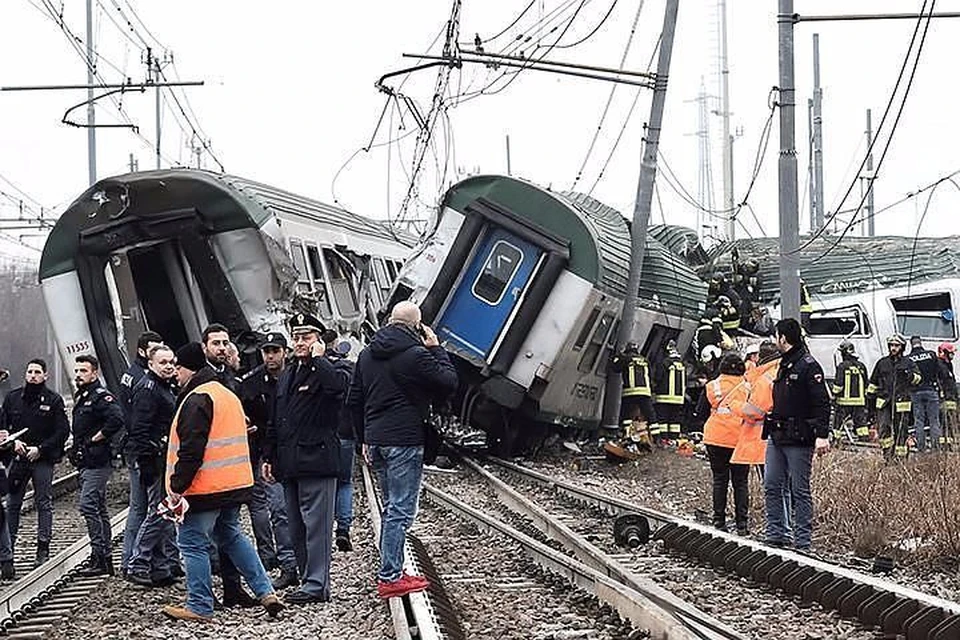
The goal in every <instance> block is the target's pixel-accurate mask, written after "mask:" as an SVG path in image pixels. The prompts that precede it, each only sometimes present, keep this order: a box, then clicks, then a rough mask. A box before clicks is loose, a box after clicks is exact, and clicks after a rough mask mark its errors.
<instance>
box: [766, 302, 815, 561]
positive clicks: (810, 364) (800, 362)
mask: <svg viewBox="0 0 960 640" xmlns="http://www.w3.org/2000/svg"><path fill="white" fill-rule="evenodd" d="M802 335H803V331H802V329H801V327H800V323H799V322H797V321H796V320H795V319H794V318H784V319H783V320H780V321H779V322H778V323H777V348H779V349H780V352H781V353H782V354H783V356H782V357H781V359H780V367H779V370H778V371H777V377H776V379H775V380H774V382H773V408H772V410H771V411H770V413H769V414H768V415H767V417H766V419H765V421H764V434H765V435H767V436H768V437H769V439H768V441H767V455H766V468H765V472H764V478H763V488H764V499H765V503H766V515H767V532H766V537H767V543H768V544H771V545H774V546H784V545H786V544H787V543H788V542H789V541H788V539H787V530H786V526H785V522H786V519H787V513H786V510H787V509H786V505H785V504H784V499H783V496H784V491H785V490H786V489H787V488H789V490H790V493H791V495H792V500H793V509H794V515H795V527H794V532H793V533H794V537H793V545H794V546H795V547H796V548H797V549H800V550H806V549H809V548H810V543H811V539H812V534H813V498H812V495H811V493H810V470H811V468H812V466H813V455H814V452H816V453H817V454H818V455H820V454H823V453H826V452H827V451H829V450H830V441H829V440H828V439H827V436H828V434H829V425H830V396H829V394H828V393H827V386H826V384H825V383H824V380H823V369H822V368H821V367H820V363H818V362H817V361H816V360H815V359H814V358H813V356H811V355H810V352H809V351H807V347H806V345H805V344H804V342H803V337H802Z"/></svg>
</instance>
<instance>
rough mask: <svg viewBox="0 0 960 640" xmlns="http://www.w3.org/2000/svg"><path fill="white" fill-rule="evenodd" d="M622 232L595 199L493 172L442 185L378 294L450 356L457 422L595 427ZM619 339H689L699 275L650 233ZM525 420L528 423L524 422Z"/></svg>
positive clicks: (656, 346)
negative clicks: (631, 326)
mask: <svg viewBox="0 0 960 640" xmlns="http://www.w3.org/2000/svg"><path fill="white" fill-rule="evenodd" d="M629 256H630V232H629V227H628V225H627V223H626V221H625V219H624V218H623V216H622V215H621V214H620V213H619V212H617V211H615V210H614V209H611V208H610V207H607V206H605V205H603V204H601V203H600V202H598V201H597V200H594V199H593V198H590V197H588V196H585V195H582V194H576V193H556V192H551V191H548V190H545V189H542V188H540V187H538V186H536V185H534V184H531V183H529V182H524V181H522V180H517V179H514V178H509V177H504V176H478V177H473V178H469V179H467V180H464V181H463V182H460V183H459V184H457V185H455V186H453V187H452V188H451V189H450V190H449V191H448V192H447V193H446V194H445V196H444V198H443V201H442V204H441V206H440V208H439V210H438V212H437V215H436V219H435V220H434V221H433V224H432V225H431V228H430V230H429V231H428V233H427V235H426V236H425V238H424V240H423V241H422V242H421V244H420V245H419V246H418V247H417V249H415V251H414V254H413V257H412V258H411V259H410V260H409V261H408V262H407V264H406V265H405V266H404V269H403V271H401V274H400V278H399V279H398V281H397V284H396V285H395V287H394V290H393V292H392V296H391V303H393V302H396V301H398V300H401V299H412V300H414V301H415V302H418V303H419V304H420V305H421V308H422V310H423V315H424V321H425V322H428V323H430V324H431V325H433V326H434V328H435V329H436V331H437V334H438V335H439V337H440V339H441V340H442V341H443V343H444V345H445V347H446V349H447V350H448V351H449V352H450V353H451V354H453V355H454V356H455V361H456V363H457V367H458V370H459V372H460V374H461V380H462V381H463V383H464V384H463V385H462V394H461V396H460V397H459V404H458V406H457V407H455V409H456V411H457V413H459V415H460V418H461V420H462V421H463V422H464V423H472V424H474V425H476V426H480V427H482V428H484V429H486V430H487V431H498V430H504V432H507V433H514V434H515V433H516V432H518V431H522V430H523V429H524V428H527V427H529V426H531V425H534V424H536V425H543V424H546V423H553V424H559V425H564V426H568V427H572V428H579V429H592V428H596V427H597V426H598V425H599V423H600V419H601V411H602V406H603V389H604V384H605V380H606V376H607V367H608V361H609V357H610V355H611V351H612V349H613V348H614V342H615V338H616V334H617V327H618V325H619V320H620V314H621V311H622V307H623V297H624V293H625V291H626V283H627V273H628V268H629ZM643 273H644V275H643V281H642V284H641V287H640V301H639V304H638V318H637V323H636V329H635V332H634V335H633V339H634V341H635V342H637V343H638V344H639V345H640V346H641V348H642V349H643V350H644V352H645V353H648V354H652V355H654V357H656V356H657V355H659V354H661V353H663V351H664V347H665V345H666V342H667V341H668V340H670V339H675V340H677V341H678V343H679V346H680V348H681V349H684V348H686V346H687V344H688V343H689V341H690V339H691V337H692V334H693V330H694V328H695V326H696V325H695V322H696V318H697V315H698V313H699V307H700V306H702V302H703V300H704V298H705V297H706V285H705V284H704V283H703V282H702V281H700V280H699V279H698V278H697V276H696V274H695V273H694V272H693V271H692V270H691V269H690V268H689V267H688V266H687V265H686V264H685V263H684V262H683V261H682V259H680V258H679V257H678V256H676V255H675V254H674V253H672V252H671V251H669V250H667V249H666V248H665V247H664V246H663V245H661V244H660V243H659V242H657V241H656V240H653V239H652V238H651V239H650V240H649V243H648V250H647V253H646V256H645V259H644V266H643ZM533 431H535V430H533Z"/></svg>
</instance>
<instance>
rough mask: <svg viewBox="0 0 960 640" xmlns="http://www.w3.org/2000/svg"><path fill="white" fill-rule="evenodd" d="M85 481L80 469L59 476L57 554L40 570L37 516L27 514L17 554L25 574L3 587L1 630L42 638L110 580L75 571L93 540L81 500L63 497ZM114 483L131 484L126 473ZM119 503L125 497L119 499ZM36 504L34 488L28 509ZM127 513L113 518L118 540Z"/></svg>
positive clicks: (25, 508)
mask: <svg viewBox="0 0 960 640" xmlns="http://www.w3.org/2000/svg"><path fill="white" fill-rule="evenodd" d="M79 480H80V475H79V473H78V472H76V471H74V472H71V473H68V474H66V475H63V476H61V477H59V478H57V479H56V480H54V483H53V496H54V530H53V539H52V540H51V544H50V553H51V557H50V560H48V561H47V562H46V563H44V564H43V565H42V566H40V567H38V568H36V569H34V568H33V550H34V546H33V542H34V540H36V518H29V517H28V518H21V524H20V531H19V533H18V544H17V548H16V549H15V554H14V555H15V557H14V565H15V567H16V569H17V575H18V576H19V577H18V578H17V579H16V580H15V581H14V582H12V583H10V584H8V585H5V586H4V587H3V588H2V590H0V634H2V635H4V636H6V637H11V638H21V639H24V640H26V639H30V638H42V637H43V636H44V634H45V633H46V632H47V631H48V630H49V629H51V628H53V626H55V625H56V623H57V622H59V621H60V620H61V619H62V618H63V617H64V616H66V615H68V614H69V613H70V611H72V610H73V608H74V607H76V606H77V605H79V604H80V603H81V602H82V601H83V600H84V599H85V598H86V597H87V596H88V595H89V594H90V593H91V592H92V591H93V590H94V589H96V587H97V586H98V585H99V584H100V583H101V582H102V581H103V580H104V578H103V577H99V578H79V577H77V576H76V575H75V570H76V569H77V568H78V567H79V566H80V565H81V564H82V563H83V562H84V561H85V560H86V559H87V558H88V557H89V555H90V539H89V538H88V537H87V535H86V526H85V524H84V521H83V518H82V517H81V516H80V514H79V513H78V512H77V508H76V505H75V504H73V503H72V501H66V500H63V498H64V497H65V496H68V495H70V494H71V493H73V492H75V491H76V490H77V489H78V488H79ZM111 484H112V488H113V489H114V491H115V492H116V487H117V485H124V486H125V482H123V481H122V477H121V480H120V481H118V480H114V481H113V482H112V483H111ZM114 502H121V501H120V500H119V498H118V499H116V500H115V501H114ZM33 508H34V502H33V492H32V491H31V492H28V493H27V495H26V496H25V497H24V502H23V513H24V514H26V513H29V512H31V511H32V510H33ZM126 517H127V510H126V509H123V510H122V511H120V512H119V513H117V514H116V515H114V517H113V518H112V519H111V528H112V534H113V536H114V539H115V540H116V539H119V537H122V535H123V528H124V526H125V525H126ZM115 547H116V545H115ZM117 554H118V555H119V549H117Z"/></svg>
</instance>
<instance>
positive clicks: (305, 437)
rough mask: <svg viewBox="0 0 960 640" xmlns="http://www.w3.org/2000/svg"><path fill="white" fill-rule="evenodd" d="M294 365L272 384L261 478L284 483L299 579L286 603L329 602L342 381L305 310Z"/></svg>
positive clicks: (295, 322)
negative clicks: (273, 396)
mask: <svg viewBox="0 0 960 640" xmlns="http://www.w3.org/2000/svg"><path fill="white" fill-rule="evenodd" d="M290 330H291V333H292V334H293V353H294V357H295V362H293V363H291V364H289V365H287V367H286V368H285V369H284V371H283V373H282V374H281V375H280V380H279V381H278V382H277V403H276V412H275V414H274V420H273V423H272V424H271V425H270V427H269V428H268V430H267V437H266V440H265V442H264V463H263V475H264V477H265V478H266V479H267V480H268V481H270V480H271V479H272V478H274V476H276V479H278V480H280V481H281V482H283V492H284V496H285V498H286V501H287V517H288V518H290V530H291V534H292V537H293V548H294V551H295V552H296V555H297V565H298V567H299V569H300V576H301V577H302V579H303V582H302V584H301V586H300V589H299V590H297V591H294V592H293V593H291V594H288V595H287V596H286V601H287V602H288V603H289V604H307V603H312V602H328V601H329V600H330V560H331V547H332V546H333V540H332V537H333V519H334V505H335V501H336V493H337V476H338V475H339V474H340V441H339V440H338V439H337V411H338V408H339V406H340V398H341V396H342V395H343V393H344V391H345V390H346V388H347V380H346V379H345V377H344V376H342V375H340V374H339V373H338V372H337V371H336V369H335V368H334V366H333V364H331V363H330V361H329V360H328V359H327V358H324V357H323V355H324V353H325V347H324V344H323V341H322V340H321V339H320V335H321V334H322V333H323V331H324V330H325V329H324V327H323V324H322V323H321V322H320V321H319V320H318V319H317V318H314V317H312V316H310V315H307V314H303V313H300V314H297V315H296V316H294V317H293V319H292V320H291V322H290Z"/></svg>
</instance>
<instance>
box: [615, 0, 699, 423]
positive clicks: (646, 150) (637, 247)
mask: <svg viewBox="0 0 960 640" xmlns="http://www.w3.org/2000/svg"><path fill="white" fill-rule="evenodd" d="M679 5H680V0H667V6H666V9H665V10H664V14H663V32H662V35H661V40H660V53H659V57H658V59H657V79H656V84H655V85H654V89H653V99H652V100H651V103H650V120H649V124H648V126H647V129H646V138H645V140H644V145H643V155H642V157H641V161H640V178H639V180H638V181H637V199H636V203H635V204H634V207H633V226H632V228H631V233H630V274H629V276H628V278H627V293H626V295H625V296H624V300H623V312H622V314H621V318H620V328H619V331H618V332H617V349H618V350H620V349H623V346H624V345H625V344H626V343H627V342H629V341H630V340H631V339H632V337H633V328H634V323H635V321H636V314H637V297H638V293H639V290H640V276H641V271H642V269H643V254H644V250H645V248H646V244H647V225H648V223H649V221H650V207H651V204H652V202H653V187H654V180H655V179H656V177H657V149H658V147H659V145H660V126H661V123H662V122H663V106H664V102H665V100H666V97H667V78H668V77H669V73H670V57H671V54H672V53H673V36H674V31H675V30H676V26H677V10H678V8H679ZM621 390H622V380H621V378H620V376H618V375H608V376H607V382H606V388H605V392H604V403H603V408H604V412H603V421H602V422H601V424H603V425H607V428H609V429H614V430H615V429H617V427H618V425H619V422H620V420H619V416H620V392H621Z"/></svg>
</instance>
